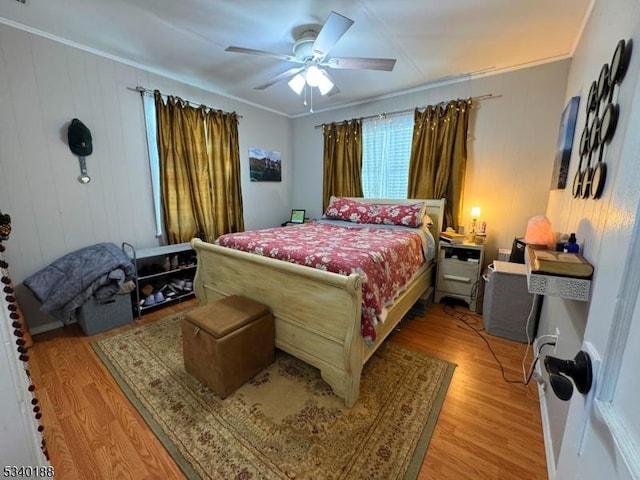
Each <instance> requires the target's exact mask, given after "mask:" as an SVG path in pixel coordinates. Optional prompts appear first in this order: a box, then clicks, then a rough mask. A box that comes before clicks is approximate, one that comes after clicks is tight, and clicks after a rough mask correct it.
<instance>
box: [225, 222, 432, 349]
mask: <svg viewBox="0 0 640 480" xmlns="http://www.w3.org/2000/svg"><path fill="white" fill-rule="evenodd" d="M215 243H216V244H218V245H221V246H223V247H229V248H235V249H237V250H243V251H245V252H249V253H255V254H257V255H263V256H266V257H271V258H277V259H279V260H284V261H286V262H291V263H297V264H299V265H306V266H308V267H312V268H317V269H320V270H326V271H329V272H333V273H338V274H340V275H349V274H351V273H357V274H359V275H360V276H361V277H362V324H361V330H362V337H363V338H364V341H365V343H367V344H368V345H372V344H373V343H374V342H375V340H376V330H375V325H376V324H377V322H378V320H380V321H384V313H385V307H387V306H389V305H390V304H391V303H392V302H393V301H394V300H395V299H396V298H397V296H398V294H399V293H400V292H401V291H402V290H403V289H404V287H405V286H406V285H407V284H408V283H409V282H410V281H411V280H412V279H413V278H414V276H415V275H416V273H417V272H418V271H419V270H420V268H421V267H422V266H423V265H424V263H425V258H424V254H423V249H422V237H421V231H420V230H419V229H417V228H407V227H402V228H401V229H389V228H378V227H377V226H371V225H369V226H368V227H366V228H353V227H351V226H338V225H335V224H327V223H324V222H311V223H306V224H304V225H300V226H296V227H277V228H269V229H265V230H254V231H247V232H239V233H228V234H225V235H222V236H220V237H218V239H217V240H216V241H215Z"/></svg>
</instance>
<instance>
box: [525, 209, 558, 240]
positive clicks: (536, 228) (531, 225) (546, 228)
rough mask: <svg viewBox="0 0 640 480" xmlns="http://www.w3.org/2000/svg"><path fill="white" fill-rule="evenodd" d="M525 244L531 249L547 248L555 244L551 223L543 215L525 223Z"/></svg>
mask: <svg viewBox="0 0 640 480" xmlns="http://www.w3.org/2000/svg"><path fill="white" fill-rule="evenodd" d="M524 241H525V243H526V244H527V245H528V246H530V247H531V248H548V247H549V245H553V244H554V243H555V234H554V233H553V231H552V230H551V222H550V221H549V219H548V218H547V217H546V216H544V215H536V216H535V217H532V218H531V219H530V220H529V222H528V223H527V230H526V232H525V234H524Z"/></svg>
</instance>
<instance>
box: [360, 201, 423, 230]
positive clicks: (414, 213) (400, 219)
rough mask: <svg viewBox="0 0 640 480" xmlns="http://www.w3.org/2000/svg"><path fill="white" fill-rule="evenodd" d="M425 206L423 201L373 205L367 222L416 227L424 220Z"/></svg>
mask: <svg viewBox="0 0 640 480" xmlns="http://www.w3.org/2000/svg"><path fill="white" fill-rule="evenodd" d="M426 208H427V206H426V205H425V204H424V203H411V204H406V205H375V206H374V207H373V208H372V211H371V213H370V215H369V223H374V224H375V223H377V224H382V225H404V226H405V227H414V228H417V227H419V226H420V225H422V223H423V221H424V217H425V210H426ZM429 220H430V219H429Z"/></svg>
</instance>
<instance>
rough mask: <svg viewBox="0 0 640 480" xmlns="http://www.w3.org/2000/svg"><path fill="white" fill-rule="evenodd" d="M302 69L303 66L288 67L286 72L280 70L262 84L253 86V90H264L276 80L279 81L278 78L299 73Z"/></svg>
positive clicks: (282, 78) (281, 78)
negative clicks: (279, 72)
mask: <svg viewBox="0 0 640 480" xmlns="http://www.w3.org/2000/svg"><path fill="white" fill-rule="evenodd" d="M302 70H304V67H294V68H290V69H289V70H287V71H286V72H282V73H281V74H279V75H276V76H275V77H273V78H272V79H271V80H269V81H268V82H266V83H263V84H262V85H258V86H257V87H254V90H264V89H265V88H268V87H270V86H271V85H273V84H274V83H276V82H279V81H280V80H284V79H285V78H289V77H293V76H294V75H295V74H296V73H300V72H301V71H302Z"/></svg>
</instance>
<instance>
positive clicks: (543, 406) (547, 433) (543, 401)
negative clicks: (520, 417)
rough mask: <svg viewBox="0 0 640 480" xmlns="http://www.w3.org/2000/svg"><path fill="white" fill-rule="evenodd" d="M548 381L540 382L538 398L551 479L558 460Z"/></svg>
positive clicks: (548, 471) (548, 474)
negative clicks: (551, 427)
mask: <svg viewBox="0 0 640 480" xmlns="http://www.w3.org/2000/svg"><path fill="white" fill-rule="evenodd" d="M536 370H537V373H538V374H539V375H542V369H541V368H540V364H538V365H536ZM545 386H546V383H542V384H540V383H538V398H539V400H540V418H541V420H542V437H543V440H544V453H545V457H546V459H547V476H548V477H549V480H554V479H555V477H556V460H555V458H554V457H553V443H552V441H551V430H550V425H549V412H548V411H547V396H546V395H545V394H544V393H545Z"/></svg>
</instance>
